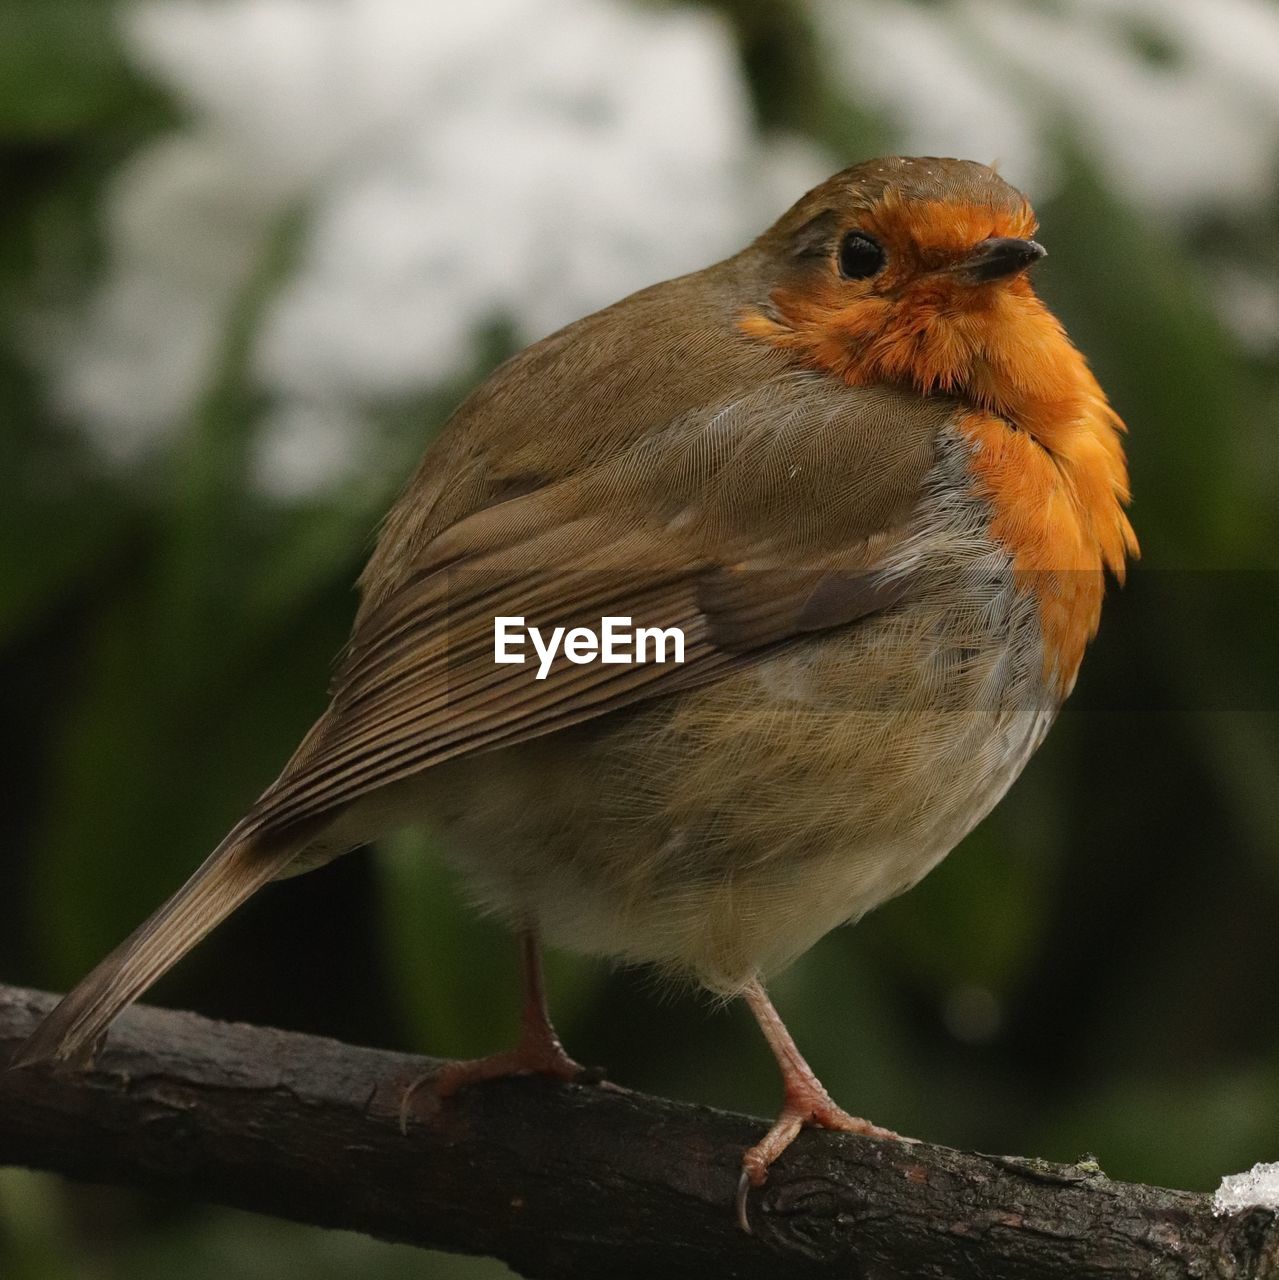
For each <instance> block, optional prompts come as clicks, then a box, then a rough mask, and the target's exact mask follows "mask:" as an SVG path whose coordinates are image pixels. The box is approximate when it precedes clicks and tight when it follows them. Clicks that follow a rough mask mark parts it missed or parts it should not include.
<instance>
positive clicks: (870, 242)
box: [839, 231, 887, 280]
mask: <svg viewBox="0 0 1279 1280" xmlns="http://www.w3.org/2000/svg"><path fill="white" fill-rule="evenodd" d="M886 257H887V255H886V254H885V253H884V246H883V245H881V244H880V243H879V241H878V240H874V239H872V238H871V237H870V236H868V235H867V234H866V233H865V232H864V231H850V232H848V234H847V235H845V236H844V238H843V239H842V240H841V241H840V242H839V274H840V275H842V276H843V277H844V279H845V280H865V279H866V277H867V276H873V275H874V274H875V273H876V272H877V271H879V270H881V269H882V267H883V265H884V262H885V260H886Z"/></svg>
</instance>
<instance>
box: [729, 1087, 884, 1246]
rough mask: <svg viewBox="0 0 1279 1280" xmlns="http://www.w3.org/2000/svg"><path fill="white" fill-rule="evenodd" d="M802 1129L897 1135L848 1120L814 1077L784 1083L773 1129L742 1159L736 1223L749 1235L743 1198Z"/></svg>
mask: <svg viewBox="0 0 1279 1280" xmlns="http://www.w3.org/2000/svg"><path fill="white" fill-rule="evenodd" d="M805 1126H809V1127H811V1128H815V1129H834V1130H836V1131H837V1132H839V1133H858V1134H861V1135H862V1136H863V1137H866V1138H893V1139H897V1140H899V1141H903V1140H904V1139H902V1138H901V1135H900V1134H896V1133H894V1132H893V1131H892V1130H891V1129H882V1128H880V1126H879V1125H877V1124H871V1122H870V1121H869V1120H863V1119H862V1118H861V1117H860V1116H850V1115H849V1114H848V1112H847V1111H845V1110H844V1109H843V1108H842V1107H840V1106H837V1105H836V1103H835V1102H834V1100H833V1099H832V1098H831V1096H830V1094H829V1093H827V1092H826V1090H825V1088H823V1086H822V1084H821V1082H820V1081H819V1080H817V1078H816V1077H815V1076H811V1075H810V1076H809V1078H807V1079H804V1078H802V1077H800V1078H796V1079H793V1080H791V1081H789V1082H788V1083H787V1088H786V1099H785V1101H784V1102H783V1104H782V1110H781V1114H780V1115H778V1117H777V1119H776V1121H775V1122H774V1124H773V1127H772V1128H771V1129H770V1130H769V1131H768V1132H767V1133H766V1134H765V1135H764V1137H763V1138H762V1139H761V1140H760V1141H759V1142H757V1143H756V1144H755V1145H754V1146H753V1147H750V1148H749V1149H748V1150H747V1151H746V1152H745V1154H744V1155H743V1156H742V1176H741V1177H740V1178H739V1179H738V1183H737V1221H738V1222H739V1223H740V1224H741V1228H742V1230H743V1231H745V1232H746V1233H747V1234H748V1235H749V1234H750V1229H751V1226H750V1219H749V1218H748V1217H747V1215H746V1198H747V1196H748V1195H749V1194H750V1189H751V1188H752V1187H762V1186H763V1185H764V1183H765V1182H767V1181H768V1170H769V1168H770V1167H771V1166H772V1164H773V1162H774V1161H775V1160H776V1159H777V1157H778V1156H780V1155H781V1154H782V1152H783V1151H785V1150H786V1148H787V1147H789V1146H790V1144H791V1143H792V1142H794V1141H795V1139H796V1137H797V1136H798V1135H799V1131H800V1130H801V1129H802V1128H804V1127H805Z"/></svg>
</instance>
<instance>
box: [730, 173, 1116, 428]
mask: <svg viewBox="0 0 1279 1280" xmlns="http://www.w3.org/2000/svg"><path fill="white" fill-rule="evenodd" d="M1036 228H1037V223H1036V221H1035V215H1034V211H1033V210H1032V209H1031V207H1030V204H1029V202H1028V201H1027V200H1026V198H1025V196H1023V195H1022V194H1021V193H1020V192H1019V191H1017V190H1016V189H1015V188H1013V187H1011V186H1009V184H1008V183H1006V182H1005V181H1004V180H1003V179H1002V178H1001V177H999V175H998V174H997V173H995V171H994V170H993V169H990V168H988V167H987V166H986V165H982V164H976V163H974V162H972V161H968V160H945V159H935V158H931V157H925V158H913V159H910V158H902V157H890V158H887V159H882V160H872V161H868V162H867V163H865V164H860V165H857V166H855V167H853V168H851V169H846V170H844V171H843V172H842V173H838V174H836V175H835V176H834V177H833V178H830V179H828V180H827V181H826V182H824V183H822V185H821V186H819V187H817V188H815V189H814V190H813V191H810V192H809V193H808V194H807V195H806V196H804V197H803V198H802V199H801V200H799V201H798V202H797V203H796V204H795V205H794V206H793V207H792V208H791V209H790V210H789V211H788V212H787V213H786V214H784V215H783V216H782V217H781V218H780V219H779V220H778V222H777V223H776V224H775V225H774V226H773V227H771V228H770V229H769V230H768V231H767V232H765V233H764V234H763V235H762V236H761V237H760V238H759V239H758V240H757V241H756V242H755V243H754V244H753V245H752V246H750V248H749V249H747V250H746V253H745V254H744V255H743V258H744V259H745V260H746V262H747V263H748V265H749V268H750V270H749V276H750V278H751V281H752V289H753V292H754V298H753V300H752V302H751V303H749V304H748V305H747V307H746V308H745V310H744V312H743V314H742V316H741V320H740V324H741V327H742V329H743V330H744V331H745V332H747V333H748V334H751V335H752V336H755V337H762V338H765V339H766V340H769V341H771V342H773V343H775V344H776V345H778V346H782V347H785V348H788V349H790V350H791V351H793V352H794V353H795V354H796V355H797V357H798V358H799V359H800V360H801V361H802V362H803V363H804V364H807V365H809V366H812V367H817V368H820V369H822V370H824V371H826V372H829V373H833V374H836V375H838V376H840V377H842V378H844V379H846V380H847V381H849V382H851V383H856V384H863V385H864V384H870V383H895V384H899V385H908V386H913V387H915V388H916V389H918V390H920V391H923V392H925V393H932V392H941V393H949V394H954V395H959V396H963V397H965V398H967V399H970V400H971V401H972V402H974V403H976V404H978V405H981V406H982V407H983V408H986V409H989V410H991V411H993V412H998V413H1006V412H1008V411H1009V410H1010V408H1012V407H1015V406H1014V404H1013V403H1012V402H1017V403H1018V404H1020V402H1022V401H1040V400H1044V399H1049V400H1054V401H1060V400H1061V399H1062V398H1065V397H1068V396H1069V395H1071V394H1072V393H1075V392H1078V391H1079V390H1080V387H1079V380H1080V377H1081V375H1083V376H1084V377H1086V376H1087V375H1086V370H1084V369H1083V362H1082V360H1081V359H1080V358H1079V356H1078V353H1077V352H1076V351H1075V349H1074V348H1073V347H1072V346H1071V345H1070V343H1069V341H1068V340H1067V339H1066V337H1065V335H1064V333H1063V332H1062V329H1061V326H1060V325H1059V324H1058V323H1057V321H1056V320H1055V319H1054V317H1053V316H1052V315H1051V313H1049V312H1048V310H1047V308H1045V307H1044V305H1043V303H1042V302H1041V301H1040V300H1039V298H1038V297H1037V296H1036V294H1035V292H1034V290H1033V288H1032V287H1031V284H1030V281H1029V280H1028V279H1027V272H1028V271H1029V269H1030V268H1031V267H1032V266H1034V264H1035V263H1036V262H1038V261H1039V259H1041V258H1042V257H1044V253H1045V251H1044V249H1043V248H1042V247H1041V246H1040V244H1039V243H1038V242H1037V241H1036V240H1035V239H1033V236H1034V234H1035V231H1036ZM1090 381H1091V380H1090V379H1089V382H1090ZM1094 385H1095V384H1094ZM1031 417H1032V419H1033V406H1032V413H1031ZM1026 425H1027V427H1028V429H1033V421H1028V422H1027V423H1026Z"/></svg>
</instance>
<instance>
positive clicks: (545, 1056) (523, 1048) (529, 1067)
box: [400, 1034, 602, 1133]
mask: <svg viewBox="0 0 1279 1280" xmlns="http://www.w3.org/2000/svg"><path fill="white" fill-rule="evenodd" d="M601 1075H602V1073H601V1072H600V1071H598V1070H592V1069H591V1068H589V1067H584V1066H582V1064H581V1063H580V1062H577V1061H576V1060H575V1059H573V1058H570V1057H569V1055H568V1053H567V1052H566V1051H565V1049H564V1046H563V1045H562V1044H560V1041H559V1037H558V1036H556V1035H554V1034H552V1035H550V1036H535V1037H534V1036H530V1037H526V1038H525V1039H523V1040H521V1042H520V1043H519V1045H517V1046H516V1047H515V1048H514V1049H506V1050H503V1052H501V1053H494V1054H490V1055H489V1056H488V1057H487V1058H467V1059H463V1060H462V1061H459V1062H446V1063H444V1065H443V1066H441V1067H437V1068H436V1069H435V1070H434V1071H429V1072H427V1074H426V1075H424V1076H419V1077H418V1078H417V1079H416V1080H414V1081H413V1083H412V1084H410V1085H409V1086H408V1088H407V1089H405V1091H404V1096H403V1098H401V1100H400V1132H401V1133H407V1132H408V1124H409V1115H410V1113H411V1112H412V1110H413V1100H414V1098H415V1097H416V1095H417V1094H418V1093H420V1092H421V1090H422V1089H424V1088H425V1087H426V1086H428V1085H429V1086H431V1093H432V1095H433V1098H434V1101H435V1102H436V1103H437V1104H438V1103H439V1102H441V1101H443V1099H445V1098H451V1097H452V1096H453V1095H454V1094H455V1093H458V1092H459V1091H460V1090H462V1089H465V1088H466V1087H467V1086H468V1085H473V1084H483V1083H484V1082H485V1081H486V1080H501V1079H504V1078H505V1077H507V1076H549V1077H550V1078H551V1079H553V1080H564V1081H567V1082H573V1081H593V1080H598V1079H599V1078H600V1077H601Z"/></svg>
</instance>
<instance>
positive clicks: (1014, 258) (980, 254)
mask: <svg viewBox="0 0 1279 1280" xmlns="http://www.w3.org/2000/svg"><path fill="white" fill-rule="evenodd" d="M1047 253H1048V250H1047V249H1045V248H1044V246H1043V245H1042V244H1039V243H1038V241H1035V240H1019V239H1017V238H1016V237H1015V236H995V237H994V238H993V239H990V240H983V241H982V242H981V244H979V245H977V246H976V247H975V248H974V249H973V251H972V253H970V254H969V255H968V257H966V258H965V259H964V260H963V261H962V262H960V263H959V264H958V265H956V267H955V268H954V272H955V274H956V275H957V276H958V277H959V278H960V279H961V280H964V281H965V282H967V283H969V284H988V283H989V282H990V281H992V280H1003V279H1005V278H1006V277H1007V276H1014V275H1016V274H1017V273H1018V272H1019V271H1025V270H1026V269H1027V267H1031V266H1034V264H1035V263H1036V262H1038V261H1039V259H1040V258H1042V257H1044V256H1045V255H1046V254H1047Z"/></svg>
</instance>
